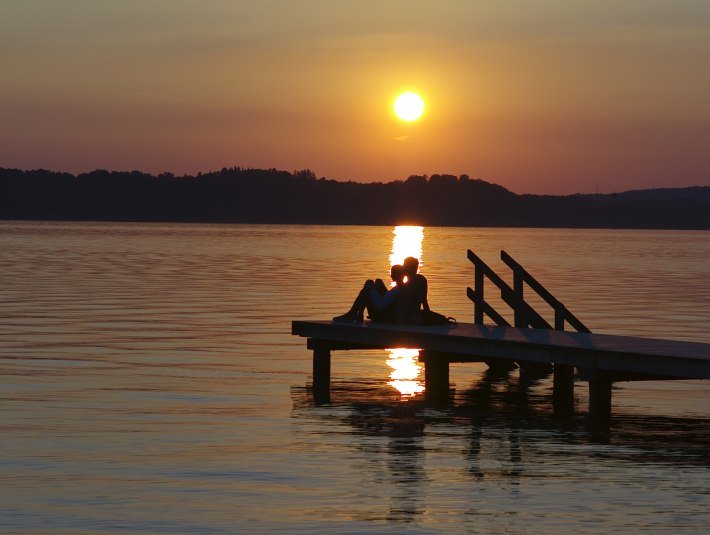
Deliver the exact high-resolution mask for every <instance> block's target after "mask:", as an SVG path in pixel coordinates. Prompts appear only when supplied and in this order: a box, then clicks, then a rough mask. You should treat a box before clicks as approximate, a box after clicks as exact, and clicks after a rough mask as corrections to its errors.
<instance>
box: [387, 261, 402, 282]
mask: <svg viewBox="0 0 710 535" xmlns="http://www.w3.org/2000/svg"><path fill="white" fill-rule="evenodd" d="M390 276H391V277H392V280H393V281H397V282H401V281H402V279H403V278H404V266H401V265H400V264H395V265H394V266H392V267H391V268H390Z"/></svg>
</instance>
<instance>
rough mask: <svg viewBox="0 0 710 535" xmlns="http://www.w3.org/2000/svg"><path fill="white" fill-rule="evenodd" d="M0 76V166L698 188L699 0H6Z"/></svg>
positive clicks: (702, 167) (704, 10)
mask: <svg viewBox="0 0 710 535" xmlns="http://www.w3.org/2000/svg"><path fill="white" fill-rule="evenodd" d="M0 67H1V68H2V71H1V72H2V84H0V125H1V128H0V166H1V167H19V168H23V169H34V168H38V167H43V168H47V169H52V170H62V171H70V172H75V173H76V172H84V171H90V170H93V169H96V168H102V169H109V170H132V169H139V170H142V171H148V172H153V173H158V172H162V171H171V172H174V173H176V174H183V173H195V172H197V171H209V170H214V169H219V168H221V167H223V166H232V165H240V166H245V167H258V168H271V167H275V168H278V169H285V170H289V171H290V170H294V169H302V168H310V169H312V170H314V171H315V173H316V174H317V175H318V176H326V177H328V178H335V179H338V180H357V181H363V182H371V181H376V180H380V181H390V180H394V179H401V178H406V177H407V176H408V175H410V174H433V173H451V174H461V173H466V174H469V175H470V176H471V177H479V178H483V179H485V180H488V181H491V182H495V183H498V184H501V185H503V186H505V187H507V188H509V189H511V190H513V191H515V192H517V193H554V194H558V193H575V192H594V191H596V190H598V191H599V192H601V193H610V192H612V191H623V190H628V189H638V188H651V187H676V186H690V185H710V98H709V97H708V95H709V94H710V2H708V1H707V0H697V1H687V0H668V1H659V0H624V1H620V0H614V1H609V0H596V1H581V2H570V1H568V0H538V1H535V2H532V1H521V0H517V1H516V0H512V1H506V2H489V1H478V0H471V1H463V0H461V1H450V0H449V1H446V0H439V1H436V2H419V1H415V0H408V1H388V2H374V1H373V2H368V1H362V2H333V1H315V0H313V1H298V2H295V1H293V2H292V1H265V0H261V1H259V2H241V1H235V0H211V1H210V0H205V1H187V0H140V1H138V0H121V1H118V0H115V1H108V0H3V1H2V3H0ZM405 90H415V91H417V92H419V94H421V95H422V96H423V97H424V99H425V101H426V105H427V109H426V111H425V115H424V116H423V118H422V119H421V120H419V121H418V122H416V123H414V124H405V123H403V122H402V121H399V120H398V119H397V118H396V117H395V116H394V114H393V112H392V102H393V100H394V98H395V97H396V95H397V94H398V93H400V92H402V91H405Z"/></svg>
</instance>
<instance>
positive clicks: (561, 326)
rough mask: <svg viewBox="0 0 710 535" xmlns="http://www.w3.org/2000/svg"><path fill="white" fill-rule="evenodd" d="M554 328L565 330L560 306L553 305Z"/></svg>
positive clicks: (563, 314)
mask: <svg viewBox="0 0 710 535" xmlns="http://www.w3.org/2000/svg"><path fill="white" fill-rule="evenodd" d="M555 330H556V331H564V330H565V313H564V311H563V310H562V307H560V306H556V307H555Z"/></svg>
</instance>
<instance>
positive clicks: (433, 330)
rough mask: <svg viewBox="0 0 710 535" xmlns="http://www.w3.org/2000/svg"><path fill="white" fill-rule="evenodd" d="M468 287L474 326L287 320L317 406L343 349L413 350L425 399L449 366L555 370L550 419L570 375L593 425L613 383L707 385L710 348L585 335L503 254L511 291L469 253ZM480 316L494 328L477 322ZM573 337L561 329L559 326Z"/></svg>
mask: <svg viewBox="0 0 710 535" xmlns="http://www.w3.org/2000/svg"><path fill="white" fill-rule="evenodd" d="M468 257H469V260H471V262H473V264H474V266H475V267H476V272H475V277H474V280H475V289H471V288H469V289H468V295H469V297H470V298H471V300H472V301H473V302H474V307H475V308H474V323H459V324H457V325H445V326H422V325H396V324H388V323H374V322H369V321H366V322H363V323H336V322H332V321H294V322H293V324H292V334H294V335H298V336H302V337H306V338H308V344H307V346H308V348H309V349H311V350H312V351H313V392H314V397H315V398H316V400H317V402H327V401H328V400H329V396H330V367H331V352H332V351H334V350H348V349H385V348H413V349H420V350H421V353H420V360H421V361H422V362H423V363H424V369H425V395H426V396H427V397H428V398H430V399H445V398H446V397H447V396H448V393H449V364H450V363H458V362H486V363H487V364H488V365H489V366H498V365H503V366H510V365H511V363H513V362H515V363H516V364H517V365H518V366H520V367H521V368H522V369H526V368H528V367H529V368H538V369H539V368H540V367H541V366H542V367H543V369H545V368H547V369H550V370H551V371H552V370H554V378H553V407H554V412H555V414H556V415H559V416H568V415H571V414H573V413H574V379H575V375H574V369H575V368H576V369H577V370H578V372H579V373H578V377H579V379H581V380H585V381H588V382H589V415H590V417H591V418H592V419H594V420H602V421H604V420H608V419H609V418H610V416H611V386H612V383H614V382H618V381H637V380H667V379H710V344H706V343H697V342H680V341H673V340H659V339H651V338H638V337H629V336H615V335H605V334H592V333H590V332H589V329H588V328H587V327H586V326H585V325H584V324H583V323H582V322H581V321H580V320H578V319H577V318H576V317H575V316H574V315H573V314H572V313H571V312H569V311H568V310H567V308H566V307H565V306H564V305H562V303H560V302H559V301H558V300H556V299H555V298H554V297H553V296H552V294H551V293H550V292H548V291H547V290H546V289H545V288H544V287H543V286H542V285H541V284H540V283H538V282H537V281H536V280H535V279H534V278H533V277H532V276H531V275H530V274H529V273H528V272H527V271H525V270H524V269H523V268H522V266H520V265H519V264H518V263H517V262H515V261H514V260H513V259H512V258H511V257H510V256H509V255H507V254H506V253H505V252H504V251H502V252H501V257H502V258H503V260H504V261H505V263H506V264H507V265H508V266H510V267H511V269H512V270H513V277H514V280H513V286H509V285H508V284H507V283H505V282H504V281H503V279H502V278H500V277H499V276H498V275H496V274H495V273H494V272H493V271H492V270H491V269H490V268H489V267H488V266H487V265H486V264H485V263H483V261H482V260H481V259H480V258H478V257H477V256H476V255H475V254H474V253H473V252H471V251H469V252H468ZM484 277H487V278H488V279H489V280H491V281H492V282H493V283H494V284H495V285H496V286H497V287H498V289H499V290H500V291H501V297H502V299H503V301H504V302H505V303H507V304H508V305H509V306H510V307H511V308H512V309H513V313H514V324H515V326H511V325H510V323H509V322H508V321H507V320H505V319H504V317H503V316H502V315H501V314H499V313H498V312H497V311H495V310H494V309H493V308H492V307H491V306H490V305H489V304H488V303H487V302H486V301H485V299H484V291H483V281H484ZM524 284H527V285H528V286H529V287H530V288H531V289H533V290H534V291H535V292H536V293H538V295H540V296H541V297H542V298H543V299H544V300H545V301H546V302H547V303H548V304H550V306H552V307H553V309H554V312H555V326H554V328H553V326H551V325H549V324H548V323H547V322H546V321H545V320H544V319H543V318H542V316H540V314H539V313H537V312H536V311H535V310H533V309H532V307H531V306H530V305H529V304H528V303H527V302H526V301H525V300H524V296H523V286H524ZM484 315H486V316H488V317H490V318H491V319H493V321H494V322H495V323H496V325H485V324H483V319H484ZM566 324H568V325H571V326H573V327H574V328H575V329H576V331H577V332H570V331H564V330H563V329H564V327H565V325H566Z"/></svg>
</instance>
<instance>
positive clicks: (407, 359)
mask: <svg viewBox="0 0 710 535" xmlns="http://www.w3.org/2000/svg"><path fill="white" fill-rule="evenodd" d="M393 235H394V236H393V239H392V251H391V252H390V256H389V264H390V266H393V265H395V264H402V262H403V261H404V259H405V258H407V257H408V256H413V257H415V258H416V259H418V260H419V265H420V266H421V265H422V250H423V242H424V227H418V226H410V225H398V226H396V227H394V230H393ZM392 284H394V283H392ZM387 355H388V357H387V365H388V366H389V367H390V368H392V372H391V373H390V381H389V382H388V383H387V384H388V385H390V386H391V387H394V388H395V389H397V390H398V391H399V393H400V395H401V396H402V397H412V396H415V395H417V394H421V393H423V392H424V382H423V380H422V366H421V364H420V363H419V350H417V349H405V348H391V349H387Z"/></svg>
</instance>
